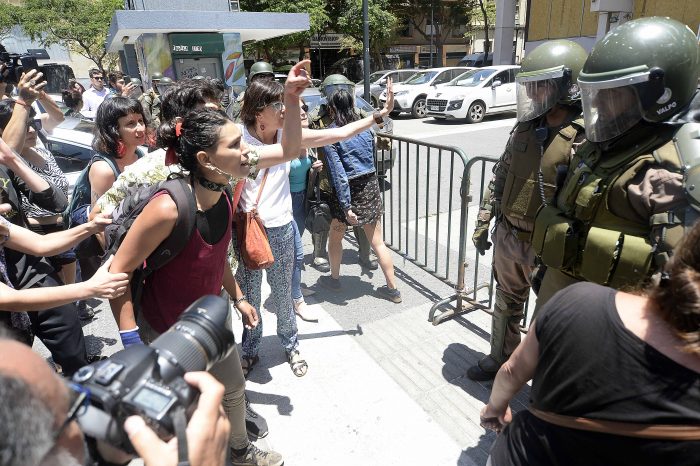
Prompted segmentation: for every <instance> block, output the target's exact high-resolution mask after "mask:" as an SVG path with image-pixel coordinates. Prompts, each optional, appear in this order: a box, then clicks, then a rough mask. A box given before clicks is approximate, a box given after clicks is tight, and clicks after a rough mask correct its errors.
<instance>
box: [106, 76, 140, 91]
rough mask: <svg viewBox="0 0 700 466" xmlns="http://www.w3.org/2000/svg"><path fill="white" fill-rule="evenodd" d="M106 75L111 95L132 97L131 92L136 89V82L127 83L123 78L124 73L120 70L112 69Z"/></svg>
mask: <svg viewBox="0 0 700 466" xmlns="http://www.w3.org/2000/svg"><path fill="white" fill-rule="evenodd" d="M107 76H108V81H109V91H110V93H111V95H112V96H113V97H114V96H118V95H120V96H122V97H134V96H133V95H132V94H133V93H134V91H135V89H136V84H135V83H132V82H131V81H129V82H128V83H127V82H126V81H125V79H124V73H122V72H121V71H112V72H111V73H109V74H108V75H107Z"/></svg>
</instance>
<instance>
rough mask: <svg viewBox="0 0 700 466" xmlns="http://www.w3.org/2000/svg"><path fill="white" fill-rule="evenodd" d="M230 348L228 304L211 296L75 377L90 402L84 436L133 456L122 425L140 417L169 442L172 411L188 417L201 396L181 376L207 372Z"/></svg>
mask: <svg viewBox="0 0 700 466" xmlns="http://www.w3.org/2000/svg"><path fill="white" fill-rule="evenodd" d="M234 344H235V341H234V336H233V332H232V331H231V320H230V318H229V304H228V301H227V300H225V299H223V298H221V297H219V296H213V295H209V296H204V297H202V298H200V299H198V300H197V301H195V302H194V303H192V304H191V305H190V306H189V307H188V308H187V309H186V310H185V311H184V312H183V313H182V314H181V315H180V317H179V319H178V321H177V322H176V323H175V324H174V325H173V326H172V327H171V328H170V329H169V330H168V331H166V332H165V333H163V334H162V335H160V336H159V337H158V338H157V339H156V340H154V341H153V343H152V344H151V345H150V346H146V345H133V346H129V347H128V348H126V349H124V350H122V351H119V352H118V353H115V354H114V355H112V356H111V357H110V358H109V359H106V360H103V361H99V362H96V363H93V364H91V365H89V366H85V367H83V368H81V369H80V370H78V371H77V372H76V373H75V374H74V375H73V382H75V383H77V384H79V385H81V386H82V387H83V389H85V390H86V391H87V393H88V399H89V404H88V406H87V408H86V409H85V411H84V412H83V413H82V414H81V415H80V416H79V417H78V423H79V424H80V427H81V429H82V431H83V433H85V435H86V436H88V437H92V438H94V439H98V440H103V441H105V442H107V443H109V444H110V445H112V446H114V447H117V448H119V449H121V450H123V451H125V452H127V453H135V452H134V449H133V447H132V445H131V443H130V442H129V438H128V436H127V435H126V433H125V432H124V429H123V425H124V421H125V420H126V418H127V417H129V416H131V415H139V416H141V417H142V418H143V419H144V420H145V421H146V424H147V425H148V426H150V427H151V428H152V429H153V430H154V431H155V432H156V433H157V434H158V436H159V437H160V438H161V439H163V440H165V441H167V440H169V439H170V438H172V437H173V436H174V434H175V427H174V422H173V414H174V412H175V411H176V410H182V409H184V410H185V414H186V417H187V419H189V418H190V416H191V415H192V412H193V411H194V409H195V407H196V402H197V400H198V398H199V393H198V392H197V390H196V389H194V388H192V387H190V386H189V385H188V384H187V382H185V380H184V378H183V376H184V374H185V372H190V371H205V370H209V369H210V368H211V367H212V366H213V365H214V364H215V363H217V362H219V361H221V360H223V359H224V358H226V357H227V356H228V355H229V354H230V353H231V351H232V350H233V347H234Z"/></svg>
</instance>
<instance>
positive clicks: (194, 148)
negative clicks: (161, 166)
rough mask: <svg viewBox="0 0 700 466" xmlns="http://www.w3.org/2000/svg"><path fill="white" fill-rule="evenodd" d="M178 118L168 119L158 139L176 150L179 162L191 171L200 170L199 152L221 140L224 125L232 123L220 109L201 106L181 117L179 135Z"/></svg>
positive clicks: (159, 131)
mask: <svg viewBox="0 0 700 466" xmlns="http://www.w3.org/2000/svg"><path fill="white" fill-rule="evenodd" d="M176 121H178V120H171V121H166V122H164V123H162V124H161V125H160V128H158V141H159V142H160V143H161V144H162V145H163V147H165V148H166V149H167V150H174V151H175V155H176V156H177V159H178V161H179V162H180V165H182V168H184V169H185V170H188V171H189V172H190V173H197V167H198V164H197V152H199V151H200V150H207V149H209V148H211V147H213V146H215V145H216V144H217V143H218V142H219V134H220V131H221V128H222V127H223V126H224V125H225V124H226V123H231V120H229V119H228V117H227V116H226V114H225V113H223V112H222V111H220V110H210V109H202V110H197V111H194V112H190V113H188V114H187V115H185V117H184V118H183V119H182V120H179V121H180V123H181V127H180V135H179V136H178V135H177V134H176V127H177V122H176Z"/></svg>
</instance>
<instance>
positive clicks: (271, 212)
mask: <svg viewBox="0 0 700 466" xmlns="http://www.w3.org/2000/svg"><path fill="white" fill-rule="evenodd" d="M238 127H239V128H240V130H241V134H243V140H244V141H245V143H246V144H248V145H250V146H264V145H265V144H263V143H262V142H260V141H258V140H257V139H256V138H255V136H253V135H251V134H250V133H249V132H248V130H247V129H246V127H245V126H244V125H238ZM281 134H282V132H281V131H278V132H277V140H279V139H280V137H281ZM289 170H290V163H289V162H285V163H281V164H279V165H275V166H274V167H270V168H269V169H268V175H267V180H266V181H265V186H264V188H263V192H262V196H261V197H260V203H259V204H258V214H259V215H260V219H261V220H262V221H263V224H264V225H265V227H267V228H275V227H281V226H284V225H286V224H288V223H290V222H291V221H292V220H293V219H294V217H293V215H292V195H291V193H290V190H289ZM264 175H265V169H261V170H260V172H259V173H258V176H257V178H255V181H252V180H247V181H246V184H245V188H244V189H243V193H242V194H241V202H240V206H241V208H242V209H243V211H244V212H250V211H251V210H252V209H253V205H254V204H255V200H256V199H257V197H258V190H259V187H260V183H261V182H262V179H263V176H264Z"/></svg>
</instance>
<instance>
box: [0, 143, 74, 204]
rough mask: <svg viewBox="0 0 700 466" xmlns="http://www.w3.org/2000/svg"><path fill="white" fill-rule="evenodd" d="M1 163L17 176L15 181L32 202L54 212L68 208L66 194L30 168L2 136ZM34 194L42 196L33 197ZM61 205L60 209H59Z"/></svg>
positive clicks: (0, 145)
mask: <svg viewBox="0 0 700 466" xmlns="http://www.w3.org/2000/svg"><path fill="white" fill-rule="evenodd" d="M0 164H2V165H5V166H6V167H7V168H9V169H10V170H11V171H12V172H13V174H14V175H15V178H17V179H16V180H15V181H16V182H17V183H18V184H19V185H20V186H19V188H20V190H22V191H23V192H25V194H27V197H28V198H29V201H30V202H31V203H33V204H37V205H38V206H39V207H42V208H44V209H47V210H51V211H54V212H62V211H63V210H64V209H65V208H66V205H67V204H68V199H67V198H66V196H65V194H63V192H61V190H60V189H56V187H55V186H53V185H52V184H51V183H49V182H48V181H46V180H45V179H44V178H42V177H41V176H39V175H38V174H37V173H36V172H35V171H34V170H32V169H31V168H29V166H28V165H27V164H26V163H24V161H22V159H21V158H20V157H19V156H18V155H17V153H16V152H15V151H13V150H12V149H10V147H9V146H8V145H7V144H5V141H4V140H3V139H2V138H0ZM32 194H36V195H40V196H37V198H36V199H32ZM44 198H47V199H53V200H54V201H55V203H56V204H57V205H56V206H51V205H46V202H43V201H45V199H44ZM40 202H43V203H40ZM61 204H62V205H61ZM59 207H60V210H58V208H59Z"/></svg>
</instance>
